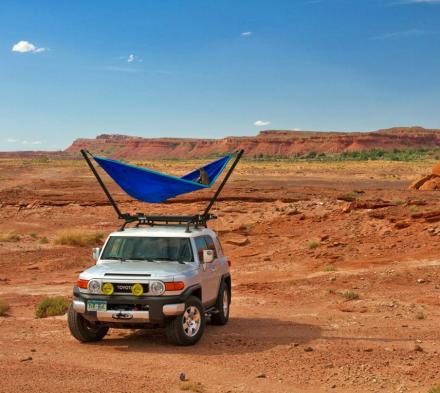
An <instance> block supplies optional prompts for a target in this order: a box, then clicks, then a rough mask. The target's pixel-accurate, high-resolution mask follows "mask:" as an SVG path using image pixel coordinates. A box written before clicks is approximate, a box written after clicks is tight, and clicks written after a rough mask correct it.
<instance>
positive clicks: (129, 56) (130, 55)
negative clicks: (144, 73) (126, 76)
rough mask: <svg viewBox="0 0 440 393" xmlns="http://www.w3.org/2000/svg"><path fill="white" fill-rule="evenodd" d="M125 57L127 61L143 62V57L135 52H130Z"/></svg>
mask: <svg viewBox="0 0 440 393" xmlns="http://www.w3.org/2000/svg"><path fill="white" fill-rule="evenodd" d="M123 59H127V63H133V62H137V63H142V61H143V60H142V59H141V58H140V57H139V56H136V55H135V54H134V53H130V54H129V55H128V57H123Z"/></svg>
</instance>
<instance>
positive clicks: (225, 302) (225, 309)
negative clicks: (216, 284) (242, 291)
mask: <svg viewBox="0 0 440 393" xmlns="http://www.w3.org/2000/svg"><path fill="white" fill-rule="evenodd" d="M228 312H229V293H228V290H227V289H225V290H224V292H223V315H224V316H225V317H227V316H228Z"/></svg>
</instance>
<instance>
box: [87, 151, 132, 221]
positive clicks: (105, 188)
mask: <svg viewBox="0 0 440 393" xmlns="http://www.w3.org/2000/svg"><path fill="white" fill-rule="evenodd" d="M87 153H89V152H88V151H87V150H84V149H81V154H82V155H83V157H84V159H85V160H86V162H87V164H88V165H89V168H90V170H91V171H92V172H93V174H94V175H95V177H96V180H98V183H99V185H100V186H101V188H102V190H103V191H104V193H105V195H107V198H108V200H109V201H110V203H111V205H112V206H113V209H115V211H116V214H117V215H118V218H124V215H123V214H122V213H121V211H120V210H119V207H118V205H117V204H116V202H115V200H114V199H113V197H112V196H111V194H110V192H109V190H108V189H107V187H106V186H105V184H104V182H103V181H102V179H101V177H100V176H99V174H98V172H97V171H96V169H95V167H94V166H93V164H92V162H91V161H90V159H89V157H88V156H87ZM89 154H90V153H89Z"/></svg>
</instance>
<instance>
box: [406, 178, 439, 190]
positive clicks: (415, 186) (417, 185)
mask: <svg viewBox="0 0 440 393" xmlns="http://www.w3.org/2000/svg"><path fill="white" fill-rule="evenodd" d="M434 177H435V176H434V175H427V176H423V177H422V178H421V179H419V180H416V181H415V182H413V183H411V184H410V186H409V187H408V188H409V189H410V190H419V189H420V187H422V186H423V185H424V184H425V183H426V182H428V181H429V180H431V179H432V178H434Z"/></svg>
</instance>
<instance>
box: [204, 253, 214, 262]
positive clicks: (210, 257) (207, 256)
mask: <svg viewBox="0 0 440 393" xmlns="http://www.w3.org/2000/svg"><path fill="white" fill-rule="evenodd" d="M213 260H214V251H212V250H203V263H211V262H212V261H213Z"/></svg>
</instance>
